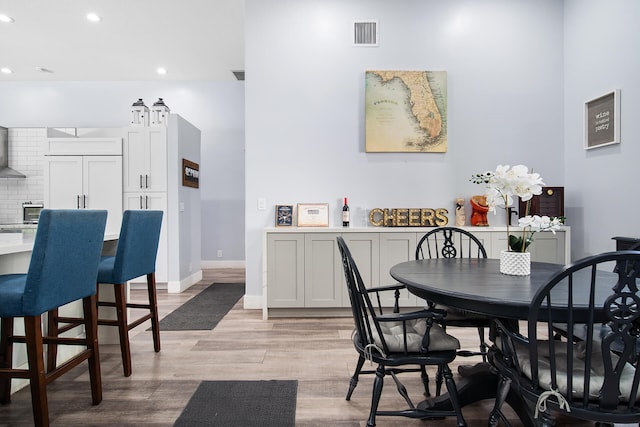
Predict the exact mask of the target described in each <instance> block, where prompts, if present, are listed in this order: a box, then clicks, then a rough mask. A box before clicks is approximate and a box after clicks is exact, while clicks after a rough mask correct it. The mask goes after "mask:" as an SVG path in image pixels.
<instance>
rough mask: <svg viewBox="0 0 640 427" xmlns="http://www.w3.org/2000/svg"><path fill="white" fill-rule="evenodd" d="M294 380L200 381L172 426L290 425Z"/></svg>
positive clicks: (294, 400) (264, 426) (293, 415)
mask: <svg viewBox="0 0 640 427" xmlns="http://www.w3.org/2000/svg"><path fill="white" fill-rule="evenodd" d="M297 392H298V381H296V380H287V381H276V380H272V381H203V382H201V383H200V385H199V386H198V388H197V389H196V391H195V393H194V394H193V396H191V399H190V400H189V403H188V404H187V406H186V407H185V408H184V410H183V411H182V414H180V417H179V418H178V419H177V421H176V422H175V424H174V427H175V426H177V427H186V426H216V427H253V426H260V427H294V426H295V422H296V396H297Z"/></svg>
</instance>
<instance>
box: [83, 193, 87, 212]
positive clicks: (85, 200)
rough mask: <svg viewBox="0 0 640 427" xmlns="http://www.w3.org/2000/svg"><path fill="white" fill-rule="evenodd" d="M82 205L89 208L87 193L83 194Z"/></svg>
mask: <svg viewBox="0 0 640 427" xmlns="http://www.w3.org/2000/svg"><path fill="white" fill-rule="evenodd" d="M82 207H83V208H85V209H86V208H87V195H86V194H83V195H82Z"/></svg>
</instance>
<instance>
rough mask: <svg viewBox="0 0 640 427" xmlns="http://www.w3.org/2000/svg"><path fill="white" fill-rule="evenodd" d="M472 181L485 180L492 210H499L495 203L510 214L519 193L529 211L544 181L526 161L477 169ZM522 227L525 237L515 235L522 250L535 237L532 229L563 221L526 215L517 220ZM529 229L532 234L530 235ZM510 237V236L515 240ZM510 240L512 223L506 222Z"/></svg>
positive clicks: (553, 227)
mask: <svg viewBox="0 0 640 427" xmlns="http://www.w3.org/2000/svg"><path fill="white" fill-rule="evenodd" d="M471 181H472V182H474V183H476V184H485V186H486V191H485V197H486V198H487V205H488V207H489V211H491V212H493V213H496V207H498V208H503V209H505V211H506V214H507V219H508V218H509V206H512V205H513V203H514V201H515V200H514V199H515V198H516V197H519V198H520V199H521V200H522V201H523V202H527V209H526V212H524V213H525V214H528V213H529V204H530V203H531V202H530V201H531V198H533V196H537V195H539V194H542V186H543V185H544V182H543V181H542V177H540V174H537V173H534V172H531V173H529V168H527V167H526V166H525V165H516V166H513V167H510V166H509V165H498V167H496V170H495V171H487V172H483V173H477V174H475V175H473V176H472V177H471ZM518 223H519V225H520V226H521V227H522V228H523V233H522V237H520V238H514V239H515V240H516V241H514V244H516V245H517V246H518V247H519V248H521V251H524V250H525V249H526V247H527V245H529V244H530V243H531V242H532V241H533V238H532V236H533V233H535V232H537V231H551V232H553V233H554V234H555V231H556V230H557V229H558V228H559V227H560V226H561V225H562V219H561V218H549V217H548V216H539V215H526V216H525V217H523V218H520V219H519V220H518ZM527 231H529V233H530V234H529V237H527ZM514 239H511V240H514ZM507 240H510V237H509V224H508V223H507Z"/></svg>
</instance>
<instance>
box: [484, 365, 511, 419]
mask: <svg viewBox="0 0 640 427" xmlns="http://www.w3.org/2000/svg"><path fill="white" fill-rule="evenodd" d="M510 388H511V380H510V379H509V378H507V377H506V376H504V375H500V382H499V383H498V392H497V393H496V400H495V403H494V405H493V410H492V411H491V413H490V414H489V427H497V426H498V423H499V422H500V418H501V417H500V414H501V412H500V409H501V408H502V404H503V403H504V401H505V400H506V399H507V395H508V394H509V389H510Z"/></svg>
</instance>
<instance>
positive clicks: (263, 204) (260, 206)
mask: <svg viewBox="0 0 640 427" xmlns="http://www.w3.org/2000/svg"><path fill="white" fill-rule="evenodd" d="M266 209H267V199H265V198H264V197H260V198H259V199H258V210H259V211H264V210H266Z"/></svg>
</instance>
